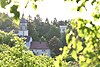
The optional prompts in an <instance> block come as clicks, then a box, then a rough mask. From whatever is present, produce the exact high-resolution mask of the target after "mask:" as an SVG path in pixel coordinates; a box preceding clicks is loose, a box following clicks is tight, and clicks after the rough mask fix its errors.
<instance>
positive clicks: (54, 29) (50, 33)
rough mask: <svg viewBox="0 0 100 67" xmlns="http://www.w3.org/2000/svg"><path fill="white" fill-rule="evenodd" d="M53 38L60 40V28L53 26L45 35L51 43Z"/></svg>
mask: <svg viewBox="0 0 100 67" xmlns="http://www.w3.org/2000/svg"><path fill="white" fill-rule="evenodd" d="M53 36H56V37H58V38H60V28H59V27H56V26H51V28H50V30H49V31H48V32H47V34H46V35H45V37H46V39H47V40H48V41H49V40H50V39H51V38H53Z"/></svg>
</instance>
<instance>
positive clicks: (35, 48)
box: [18, 16, 51, 57]
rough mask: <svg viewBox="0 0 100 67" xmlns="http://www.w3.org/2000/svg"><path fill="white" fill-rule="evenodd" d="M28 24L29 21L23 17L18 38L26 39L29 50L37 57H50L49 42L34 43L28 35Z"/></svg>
mask: <svg viewBox="0 0 100 67" xmlns="http://www.w3.org/2000/svg"><path fill="white" fill-rule="evenodd" d="M27 22H28V21H27V20H26V19H25V18H24V16H22V18H21V20H20V30H19V32H18V36H19V37H24V38H26V46H27V48H28V49H29V50H31V51H32V52H33V53H34V54H35V55H37V56H38V55H46V56H49V57H50V55H51V52H50V48H49V46H48V43H47V42H39V41H32V37H31V36H29V34H28V29H27Z"/></svg>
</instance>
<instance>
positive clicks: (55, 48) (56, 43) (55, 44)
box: [49, 36, 62, 57]
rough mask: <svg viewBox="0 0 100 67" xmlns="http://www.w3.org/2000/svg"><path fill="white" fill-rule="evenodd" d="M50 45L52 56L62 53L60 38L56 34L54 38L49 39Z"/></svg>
mask: <svg viewBox="0 0 100 67" xmlns="http://www.w3.org/2000/svg"><path fill="white" fill-rule="evenodd" d="M49 47H50V49H51V52H52V57H54V56H57V55H59V54H60V53H61V52H60V51H59V48H61V47H62V45H61V41H60V39H59V38H57V37H56V36H54V37H53V38H51V39H50V40H49ZM53 53H54V54H53Z"/></svg>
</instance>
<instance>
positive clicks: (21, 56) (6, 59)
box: [0, 31, 67, 67]
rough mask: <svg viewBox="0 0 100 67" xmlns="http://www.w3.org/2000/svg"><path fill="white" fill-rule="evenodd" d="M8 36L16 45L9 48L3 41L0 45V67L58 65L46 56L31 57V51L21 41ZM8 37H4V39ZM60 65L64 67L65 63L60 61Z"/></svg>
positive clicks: (45, 66)
mask: <svg viewBox="0 0 100 67" xmlns="http://www.w3.org/2000/svg"><path fill="white" fill-rule="evenodd" d="M0 34H2V36H5V34H7V33H5V32H3V31H0ZM9 34H10V35H12V36H13V38H14V39H13V40H14V41H15V42H14V43H16V44H15V45H14V46H12V47H10V46H9V44H10V43H5V40H3V41H4V44H0V67H11V66H12V67H58V66H57V65H58V64H56V63H58V60H54V58H51V57H47V56H35V55H33V53H32V51H29V50H28V49H27V48H26V47H25V44H24V42H23V40H22V39H20V38H19V37H17V36H15V35H14V34H12V33H9ZM8 37H9V36H5V38H8ZM9 39H11V38H9ZM7 44H8V45H7ZM59 58H60V57H59ZM61 64H62V65H61V66H60V67H66V65H67V63H66V62H65V61H62V62H61Z"/></svg>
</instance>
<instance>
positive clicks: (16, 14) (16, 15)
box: [10, 5, 20, 20]
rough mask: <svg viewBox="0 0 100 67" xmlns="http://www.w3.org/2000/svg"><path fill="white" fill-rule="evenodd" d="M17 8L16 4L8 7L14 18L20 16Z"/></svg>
mask: <svg viewBox="0 0 100 67" xmlns="http://www.w3.org/2000/svg"><path fill="white" fill-rule="evenodd" d="M17 9H18V5H13V6H12V7H11V8H10V12H11V13H14V18H15V19H16V20H17V19H19V16H20V13H19V12H18V11H17Z"/></svg>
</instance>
